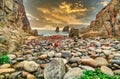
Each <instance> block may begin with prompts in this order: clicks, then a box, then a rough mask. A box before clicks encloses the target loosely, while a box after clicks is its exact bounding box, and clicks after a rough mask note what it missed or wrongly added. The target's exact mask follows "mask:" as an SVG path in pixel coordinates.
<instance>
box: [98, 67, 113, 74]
mask: <svg viewBox="0 0 120 79" xmlns="http://www.w3.org/2000/svg"><path fill="white" fill-rule="evenodd" d="M100 70H101V72H102V73H104V74H107V75H109V76H113V75H114V73H113V71H112V70H111V69H110V68H108V67H107V66H101V68H100Z"/></svg>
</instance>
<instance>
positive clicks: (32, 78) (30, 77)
mask: <svg viewBox="0 0 120 79" xmlns="http://www.w3.org/2000/svg"><path fill="white" fill-rule="evenodd" d="M27 79H35V76H34V75H32V74H28V75H27Z"/></svg>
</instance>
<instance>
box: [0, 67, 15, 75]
mask: <svg viewBox="0 0 120 79" xmlns="http://www.w3.org/2000/svg"><path fill="white" fill-rule="evenodd" d="M14 71H15V69H13V68H5V69H0V74H4V73H11V72H14Z"/></svg>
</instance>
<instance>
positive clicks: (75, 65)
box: [70, 63, 78, 68]
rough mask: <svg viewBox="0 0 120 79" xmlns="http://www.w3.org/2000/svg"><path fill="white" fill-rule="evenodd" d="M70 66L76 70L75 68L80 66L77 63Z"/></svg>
mask: <svg viewBox="0 0 120 79" xmlns="http://www.w3.org/2000/svg"><path fill="white" fill-rule="evenodd" d="M70 66H71V67H72V68H74V67H78V64H77V63H72V64H71V65H70Z"/></svg>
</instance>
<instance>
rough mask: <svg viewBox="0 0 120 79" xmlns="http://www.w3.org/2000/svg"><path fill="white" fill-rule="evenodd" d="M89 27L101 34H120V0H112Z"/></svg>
mask: <svg viewBox="0 0 120 79" xmlns="http://www.w3.org/2000/svg"><path fill="white" fill-rule="evenodd" d="M87 29H89V30H90V31H92V32H97V33H98V34H97V35H100V36H107V37H111V36H120V0H111V2H110V3H109V4H108V5H107V6H106V7H105V8H103V9H102V10H101V11H100V12H99V13H98V14H97V16H96V19H95V20H94V21H92V22H91V24H90V26H89V27H88V28H87Z"/></svg>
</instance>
